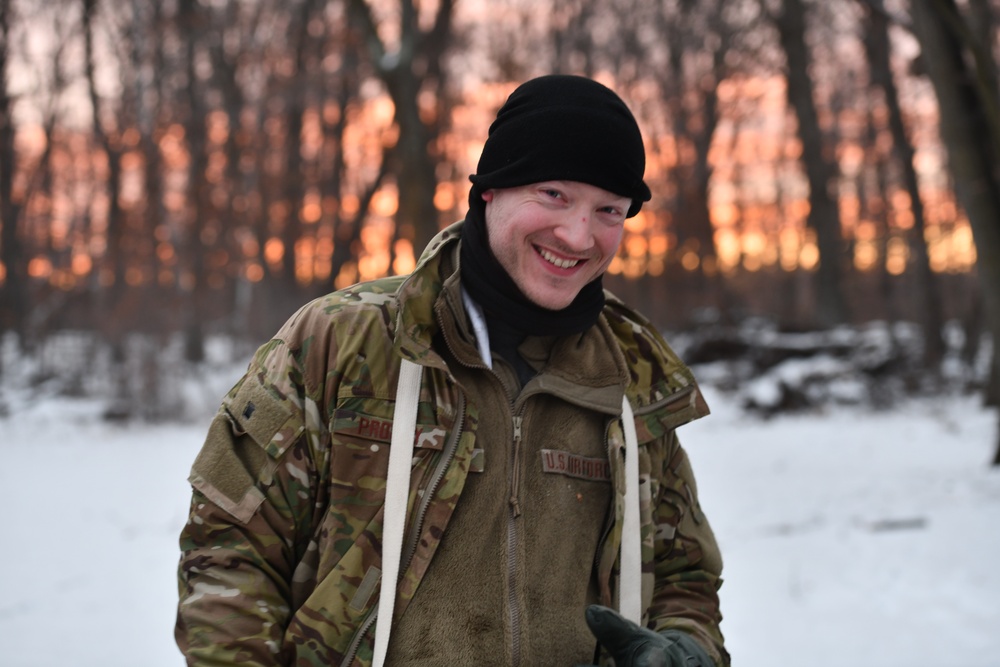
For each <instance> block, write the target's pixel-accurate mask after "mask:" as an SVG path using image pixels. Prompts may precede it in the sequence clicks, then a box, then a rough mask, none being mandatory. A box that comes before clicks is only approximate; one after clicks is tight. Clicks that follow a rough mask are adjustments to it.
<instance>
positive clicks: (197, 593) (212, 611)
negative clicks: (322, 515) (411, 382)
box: [175, 345, 319, 667]
mask: <svg viewBox="0 0 1000 667" xmlns="http://www.w3.org/2000/svg"><path fill="white" fill-rule="evenodd" d="M294 367H295V362H294V355H291V354H289V353H287V352H285V351H284V350H283V349H282V348H281V346H280V345H278V346H275V345H271V346H270V347H268V346H265V348H262V349H261V351H259V352H258V355H257V357H256V359H255V361H254V362H253V363H252V364H251V367H250V370H249V372H248V373H247V375H245V376H244V377H243V379H242V380H240V382H239V383H238V384H237V385H236V386H235V387H234V388H233V390H232V391H231V392H230V393H229V395H228V396H227V397H226V399H225V401H224V403H223V406H222V408H221V409H220V411H219V413H218V415H217V416H216V417H215V419H214V420H213V422H212V425H211V426H210V428H209V432H208V435H207V437H206V439H205V443H204V445H203V447H202V450H201V452H200V453H199V455H198V457H197V459H196V460H195V463H194V465H193V467H192V470H191V476H190V478H189V479H190V481H191V484H192V487H193V492H192V502H191V508H190V514H189V517H188V521H187V524H186V525H185V526H184V528H183V530H182V533H181V537H180V547H181V559H180V565H179V568H178V578H179V582H178V583H179V594H180V595H179V605H178V613H177V624H176V628H175V638H176V641H177V645H178V647H179V648H180V649H181V652H182V653H183V654H184V656H185V658H186V659H187V664H188V665H191V666H195V665H197V666H198V667H214V666H219V667H221V666H222V665H227V666H228V665H241V666H242V665H249V666H253V667H257V666H260V667H263V666H265V665H268V666H270V665H284V664H289V661H290V658H289V657H288V656H287V654H286V651H284V650H283V648H282V641H283V637H284V634H285V627H286V626H287V624H288V621H289V618H290V614H291V608H292V604H293V599H294V597H295V591H294V584H293V583H292V582H293V581H295V579H296V568H297V567H298V566H299V564H300V561H301V559H302V556H303V554H304V553H305V551H306V547H307V542H308V535H310V534H311V531H310V530H309V526H310V524H311V514H312V508H313V507H315V504H316V498H315V489H316V488H317V487H318V486H319V485H318V483H317V479H316V478H317V475H316V469H315V466H314V464H313V456H312V453H311V448H310V445H309V443H310V441H313V437H311V434H310V433H309V432H308V430H307V428H306V421H307V419H306V416H305V415H306V413H307V412H308V410H307V409H306V403H305V398H304V396H305V391H304V389H303V388H302V387H301V386H300V387H298V388H296V387H295V386H294V384H295V378H296V377H301V375H300V374H298V373H297V372H296V371H295V368H294ZM303 542H306V543H303Z"/></svg>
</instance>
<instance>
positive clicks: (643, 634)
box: [586, 604, 715, 667]
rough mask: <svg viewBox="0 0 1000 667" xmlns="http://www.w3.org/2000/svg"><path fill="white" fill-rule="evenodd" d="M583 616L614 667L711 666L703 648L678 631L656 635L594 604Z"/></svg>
mask: <svg viewBox="0 0 1000 667" xmlns="http://www.w3.org/2000/svg"><path fill="white" fill-rule="evenodd" d="M586 617H587V625H588V626H590V631H591V632H592V633H594V636H595V637H597V641H598V642H600V643H601V645H602V646H603V647H604V648H605V649H607V651H608V653H609V654H611V657H612V658H614V661H615V667H714V664H715V663H713V662H712V659H711V658H709V657H708V654H707V653H705V649H703V648H702V647H701V646H699V645H698V642H696V641H695V640H694V639H693V638H692V637H691V636H690V635H688V634H687V633H685V632H681V631H680V630H664V631H663V632H660V633H656V632H653V631H652V630H647V629H646V628H640V627H639V626H638V625H636V624H635V623H633V622H632V621H629V620H627V619H625V618H624V617H623V616H621V614H619V613H618V612H616V611H615V610H613V609H608V608H607V607H602V606H600V605H596V604H592V605H590V606H589V607H587V613H586Z"/></svg>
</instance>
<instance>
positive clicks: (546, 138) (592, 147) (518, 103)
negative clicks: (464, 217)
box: [469, 74, 651, 217]
mask: <svg viewBox="0 0 1000 667" xmlns="http://www.w3.org/2000/svg"><path fill="white" fill-rule="evenodd" d="M645 168H646V152H645V149H644V148H643V144H642V134H641V133H640V131H639V125H638V124H637V123H636V121H635V118H634V117H633V116H632V112H631V111H629V109H628V107H627V106H626V105H625V103H624V102H623V101H622V100H621V98H620V97H618V95H616V94H615V93H614V92H613V91H612V90H611V89H609V88H607V87H606V86H604V85H602V84H600V83H597V82H596V81H593V80H591V79H587V78H584V77H580V76H569V75H561V74H552V75H548V76H542V77H539V78H536V79H531V80H530V81H527V82H525V83H523V84H522V85H521V86H519V87H518V88H517V89H516V90H515V91H514V92H513V93H511V95H510V97H508V98H507V101H506V102H505V103H504V105H503V106H502V107H500V111H498V112H497V117H496V120H494V121H493V124H492V125H490V130H489V136H488V137H487V139H486V143H485V144H484V146H483V152H482V155H481V156H480V158H479V164H478V166H477V167H476V173H475V174H473V175H472V176H470V177H469V180H471V181H472V183H473V186H474V187H473V193H474V194H478V193H482V192H483V191H485V190H489V189H491V188H512V187H517V186H520V185H528V184H530V183H538V182H540V181H555V180H562V181H579V182H581V183H588V184H590V185H595V186H597V187H599V188H602V189H604V190H607V191H609V192H613V193H615V194H617V195H620V196H622V197H628V198H630V199H631V200H632V205H631V206H630V207H629V210H628V217H632V216H634V215H635V214H636V213H638V212H639V209H640V208H642V203H643V202H646V201H649V199H650V196H651V195H650V191H649V187H648V186H647V185H646V183H645V182H644V181H643V180H642V176H643V172H644V171H645ZM472 199H473V197H470V200H472Z"/></svg>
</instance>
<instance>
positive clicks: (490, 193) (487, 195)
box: [479, 188, 496, 204]
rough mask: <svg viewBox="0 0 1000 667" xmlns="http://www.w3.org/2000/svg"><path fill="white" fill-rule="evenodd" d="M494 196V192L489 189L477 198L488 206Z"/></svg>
mask: <svg viewBox="0 0 1000 667" xmlns="http://www.w3.org/2000/svg"><path fill="white" fill-rule="evenodd" d="M494 194H496V191H495V190H493V189H492V188H491V189H489V190H487V191H486V192H484V193H483V194H481V195H479V196H480V197H482V198H483V201H484V202H486V203H487V204H489V203H490V202H491V201H493V195H494Z"/></svg>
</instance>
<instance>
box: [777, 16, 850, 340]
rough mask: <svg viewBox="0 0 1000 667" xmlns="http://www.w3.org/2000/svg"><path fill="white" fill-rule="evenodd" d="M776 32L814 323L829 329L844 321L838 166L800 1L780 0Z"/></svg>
mask: <svg viewBox="0 0 1000 667" xmlns="http://www.w3.org/2000/svg"><path fill="white" fill-rule="evenodd" d="M777 27H778V34H779V37H780V40H781V46H782V48H783V49H784V52H785V62H786V67H787V69H788V73H787V74H788V103H789V105H790V106H791V107H792V108H793V109H794V110H795V115H796V118H797V119H798V125H799V139H800V140H801V141H802V162H803V166H804V167H805V170H806V177H807V178H808V181H809V219H808V224H809V226H810V227H811V228H812V229H813V230H814V231H815V232H816V243H817V245H818V248H819V270H818V271H817V272H816V281H817V283H816V296H817V299H816V301H817V303H816V313H815V319H816V324H817V325H819V326H821V327H830V326H833V325H835V324H840V323H842V322H844V321H845V320H846V319H847V307H846V305H845V302H844V294H843V278H842V263H843V259H844V249H843V238H842V235H841V231H840V216H839V211H838V210H837V201H836V199H835V196H834V195H833V194H832V189H833V188H835V187H836V178H837V166H836V164H835V163H834V162H833V159H832V153H831V151H830V150H829V148H828V147H827V146H825V145H824V140H823V132H822V129H821V128H820V125H819V116H818V113H817V111H816V102H815V101H814V99H813V85H812V80H811V79H810V76H809V70H810V69H811V65H812V54H811V53H810V51H809V47H808V45H807V44H806V40H805V32H806V21H805V7H804V6H803V3H802V0H785V2H784V11H783V12H782V13H781V15H780V16H778V17H777Z"/></svg>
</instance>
